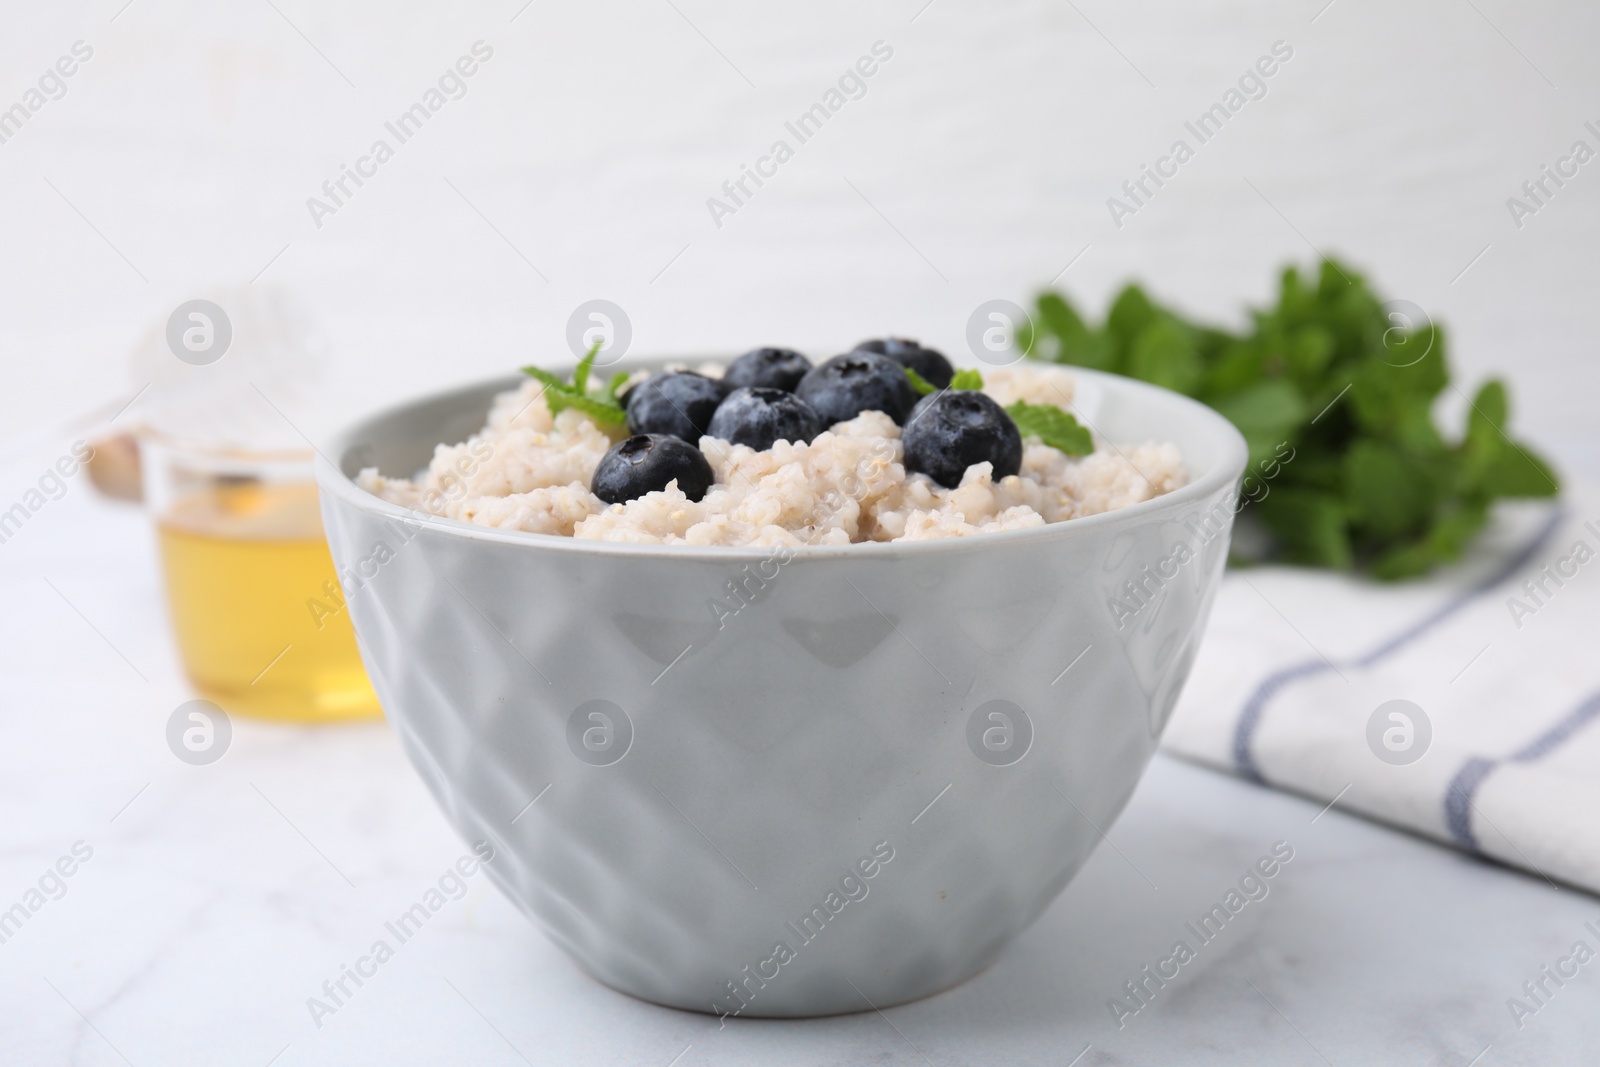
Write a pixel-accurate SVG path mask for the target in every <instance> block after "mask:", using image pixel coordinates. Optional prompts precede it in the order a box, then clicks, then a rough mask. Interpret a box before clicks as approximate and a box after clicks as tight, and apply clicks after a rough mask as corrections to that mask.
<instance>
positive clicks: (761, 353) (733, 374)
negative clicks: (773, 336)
mask: <svg viewBox="0 0 1600 1067" xmlns="http://www.w3.org/2000/svg"><path fill="white" fill-rule="evenodd" d="M810 369H811V361H810V360H809V359H807V358H806V357H805V356H802V355H801V354H800V353H798V352H795V351H792V350H790V349H787V348H758V349H756V350H755V351H754V352H746V353H745V354H744V355H742V356H740V357H739V358H738V359H736V360H734V361H733V362H732V363H730V364H728V369H727V370H726V371H724V372H723V375H722V380H723V382H725V383H726V384H727V386H728V388H730V389H742V388H746V387H748V388H752V389H782V390H783V391H784V392H788V393H792V392H794V387H795V386H797V385H799V384H800V379H801V378H804V377H805V376H806V372H807V371H809V370H810Z"/></svg>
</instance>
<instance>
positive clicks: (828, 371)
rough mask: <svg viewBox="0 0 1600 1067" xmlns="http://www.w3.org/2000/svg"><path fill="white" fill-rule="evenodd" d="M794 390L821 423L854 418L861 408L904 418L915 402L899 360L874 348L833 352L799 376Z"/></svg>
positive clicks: (898, 420) (913, 393) (830, 423)
mask: <svg viewBox="0 0 1600 1067" xmlns="http://www.w3.org/2000/svg"><path fill="white" fill-rule="evenodd" d="M794 393H795V396H798V397H799V398H800V399H801V400H804V401H805V402H806V403H808V404H810V405H811V406H812V407H814V408H816V409H817V414H818V415H821V416H822V425H823V426H824V427H828V426H832V425H833V424H834V423H836V422H844V421H845V420H847V419H853V418H855V417H856V416H857V415H859V414H861V413H862V412H863V411H881V412H883V413H884V414H885V415H887V416H889V417H890V418H891V419H893V420H894V421H895V422H904V421H905V418H906V413H907V412H909V411H910V410H911V405H913V404H915V403H916V402H917V394H916V392H915V391H914V390H913V389H912V388H911V380H910V379H909V378H907V377H906V372H905V371H904V370H903V369H901V366H900V364H899V363H896V362H895V361H894V360H893V359H890V358H889V357H888V356H884V355H879V354H878V353H875V352H850V353H847V354H846V355H843V356H834V357H833V358H832V359H830V360H828V361H827V362H826V363H824V364H822V365H821V366H819V367H816V368H814V369H813V370H812V371H811V372H810V373H809V374H807V375H806V376H805V377H804V378H802V379H800V384H799V385H797V386H795V390H794Z"/></svg>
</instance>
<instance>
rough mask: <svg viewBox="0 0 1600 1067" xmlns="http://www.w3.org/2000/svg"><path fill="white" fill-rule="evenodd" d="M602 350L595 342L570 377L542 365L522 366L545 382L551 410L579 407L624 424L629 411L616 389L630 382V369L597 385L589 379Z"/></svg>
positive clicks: (605, 420) (614, 423)
mask: <svg viewBox="0 0 1600 1067" xmlns="http://www.w3.org/2000/svg"><path fill="white" fill-rule="evenodd" d="M599 353H600V344H599V342H595V345H594V347H592V348H590V349H589V351H588V352H587V353H585V354H584V357H583V358H582V359H581V360H579V361H578V365H577V367H576V368H574V369H573V372H572V379H571V380H570V381H569V380H567V379H565V378H562V377H561V376H559V375H556V374H552V373H550V372H549V371H547V370H545V369H544V368H543V367H523V368H522V373H524V374H526V375H528V377H530V378H537V379H538V380H539V381H541V382H543V383H544V402H545V404H546V406H548V407H549V408H550V414H552V415H556V414H559V413H560V412H562V411H564V410H566V409H567V408H577V409H578V410H579V411H581V412H583V413H584V414H585V415H587V416H589V417H590V418H591V419H593V420H594V421H595V422H597V423H600V424H602V425H608V426H625V425H627V423H628V412H627V411H626V409H624V408H623V406H622V402H621V401H619V400H618V399H617V390H618V389H621V388H622V387H623V386H624V385H626V384H627V382H628V372H627V371H618V372H617V373H616V374H613V375H612V376H611V377H610V379H609V380H607V381H606V382H604V383H603V384H600V385H599V386H595V385H594V384H593V383H591V382H590V381H589V372H590V371H591V370H593V369H594V358H595V356H597V355H599Z"/></svg>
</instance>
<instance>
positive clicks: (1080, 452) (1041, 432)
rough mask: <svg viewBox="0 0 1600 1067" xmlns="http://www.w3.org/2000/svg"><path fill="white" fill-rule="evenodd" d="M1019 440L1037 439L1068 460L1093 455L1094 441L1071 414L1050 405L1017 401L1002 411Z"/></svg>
mask: <svg viewBox="0 0 1600 1067" xmlns="http://www.w3.org/2000/svg"><path fill="white" fill-rule="evenodd" d="M1006 414H1007V415H1010V416H1011V421H1012V422H1014V423H1016V424H1017V429H1018V431H1020V432H1021V434H1022V436H1023V437H1037V438H1038V439H1039V440H1040V441H1042V442H1044V443H1045V444H1047V445H1049V446H1050V447H1051V448H1056V449H1060V450H1061V451H1062V452H1065V453H1066V454H1067V455H1069V456H1087V455H1088V454H1089V453H1091V452H1093V451H1094V438H1093V437H1091V436H1090V435H1089V431H1088V430H1086V429H1084V427H1083V425H1082V424H1081V423H1079V422H1078V420H1077V419H1076V418H1074V417H1073V415H1072V412H1070V411H1066V410H1063V409H1062V408H1058V407H1056V406H1055V405H1054V404H1029V403H1028V402H1026V401H1023V400H1019V401H1017V402H1016V403H1015V404H1012V405H1011V406H1010V407H1008V408H1006Z"/></svg>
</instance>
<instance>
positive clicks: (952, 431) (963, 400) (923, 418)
mask: <svg viewBox="0 0 1600 1067" xmlns="http://www.w3.org/2000/svg"><path fill="white" fill-rule="evenodd" d="M900 441H901V444H902V446H903V447H904V449H905V464H906V470H908V471H920V472H921V473H923V474H926V475H927V476H928V477H930V478H932V479H933V480H934V481H936V482H938V483H939V484H940V485H942V486H944V487H945V488H946V489H954V488H955V487H956V486H958V485H960V484H961V476H962V475H964V474H966V473H967V468H968V467H970V466H972V465H973V464H974V463H983V462H984V461H988V462H989V463H992V464H993V465H994V480H995V481H999V480H1000V479H1001V478H1004V477H1006V476H1007V475H1011V474H1015V473H1017V470H1018V468H1020V467H1021V466H1022V434H1020V433H1018V432H1017V424H1016V423H1014V422H1012V421H1011V416H1010V415H1007V414H1006V410H1005V408H1003V407H1001V406H1000V405H999V404H996V403H995V402H994V401H993V400H991V399H989V398H988V397H987V396H985V395H984V394H982V393H979V392H976V391H974V390H969V389H961V390H957V391H955V392H946V393H933V394H931V395H929V396H925V397H923V398H922V399H921V400H919V401H918V402H917V406H916V408H915V409H914V410H913V411H912V412H911V418H910V419H908V420H907V421H906V428H905V433H903V434H902V435H901V438H900Z"/></svg>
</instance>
